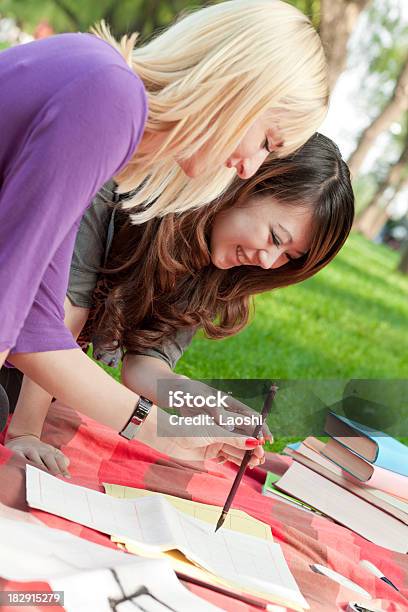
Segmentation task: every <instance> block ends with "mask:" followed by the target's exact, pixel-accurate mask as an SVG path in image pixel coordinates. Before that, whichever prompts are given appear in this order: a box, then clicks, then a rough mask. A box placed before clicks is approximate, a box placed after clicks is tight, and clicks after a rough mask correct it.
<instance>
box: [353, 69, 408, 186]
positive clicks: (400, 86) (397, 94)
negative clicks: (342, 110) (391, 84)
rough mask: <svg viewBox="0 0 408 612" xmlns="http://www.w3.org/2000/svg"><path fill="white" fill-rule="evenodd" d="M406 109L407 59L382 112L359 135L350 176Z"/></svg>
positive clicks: (356, 172) (355, 172)
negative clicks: (380, 136) (378, 138)
mask: <svg viewBox="0 0 408 612" xmlns="http://www.w3.org/2000/svg"><path fill="white" fill-rule="evenodd" d="M407 109H408V58H407V59H406V60H405V63H404V65H403V67H402V70H401V72H400V74H399V77H398V80H397V83H396V85H395V89H394V92H393V94H392V96H391V98H390V101H389V102H388V104H387V105H386V106H385V108H384V110H383V111H382V112H381V113H380V114H379V115H378V117H377V118H376V119H374V121H373V122H372V123H371V125H369V126H368V127H367V128H366V129H365V130H364V132H363V133H362V134H361V136H360V139H359V141H358V143H357V147H356V149H355V150H354V153H352V155H351V157H350V159H349V160H348V164H349V167H350V171H351V174H352V176H354V177H356V175H357V174H358V173H359V171H360V169H361V166H362V164H363V161H364V159H365V157H366V155H367V153H368V151H369V150H370V148H371V146H372V145H373V143H374V141H375V140H376V139H377V137H378V136H379V135H380V134H382V132H384V131H385V130H386V129H387V128H388V127H389V126H390V125H391V123H392V122H393V121H397V120H398V119H399V118H400V116H401V114H402V113H403V112H404V111H406V110H407Z"/></svg>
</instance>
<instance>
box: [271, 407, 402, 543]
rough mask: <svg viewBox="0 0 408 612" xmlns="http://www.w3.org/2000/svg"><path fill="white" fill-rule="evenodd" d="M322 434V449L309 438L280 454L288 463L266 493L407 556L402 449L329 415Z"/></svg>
mask: <svg viewBox="0 0 408 612" xmlns="http://www.w3.org/2000/svg"><path fill="white" fill-rule="evenodd" d="M325 430H326V433H327V434H328V435H329V436H330V438H329V441H328V442H326V443H324V442H322V441H320V440H318V439H317V438H314V437H309V438H306V439H305V440H304V441H303V442H300V443H296V444H291V445H289V446H287V447H286V448H285V450H284V452H285V453H286V454H288V455H290V456H291V457H292V458H293V460H294V461H293V463H292V465H291V466H290V468H289V469H288V470H287V471H286V472H285V474H284V475H283V476H282V477H281V478H280V479H279V480H277V481H276V482H273V483H272V482H270V483H269V486H268V487H267V489H269V491H270V493H271V492H272V490H274V492H275V493H276V490H280V491H283V492H284V493H285V494H286V495H288V496H291V497H292V498H294V499H295V500H298V501H300V502H302V504H304V505H305V504H306V505H307V508H308V509H309V510H312V511H313V510H315V509H317V510H318V511H319V512H320V513H323V514H325V515H327V516H329V517H331V518H332V519H334V520H335V521H337V522H338V523H340V524H342V525H344V526H346V527H349V528H350V529H352V530H353V531H355V532H356V533H358V534H360V535H362V536H363V537H365V538H366V539H368V540H370V541H371V542H374V543H375V544H378V545H380V546H384V547H386V548H389V549H390V550H393V551H396V552H402V553H408V447H406V446H405V445H404V444H402V443H400V442H398V440H395V439H394V438H392V437H390V436H388V435H386V434H384V433H383V432H380V431H376V430H374V429H371V428H369V427H367V426H365V425H361V424H360V423H357V422H355V421H352V420H350V419H347V418H346V417H344V416H341V415H337V414H334V413H333V412H330V413H329V414H328V417H327V420H326V427H325ZM264 493H266V490H264Z"/></svg>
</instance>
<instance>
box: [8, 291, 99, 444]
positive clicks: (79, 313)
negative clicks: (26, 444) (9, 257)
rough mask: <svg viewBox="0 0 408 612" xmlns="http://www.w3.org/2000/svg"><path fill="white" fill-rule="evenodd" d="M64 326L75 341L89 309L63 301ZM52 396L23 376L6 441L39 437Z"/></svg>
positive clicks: (66, 300) (67, 300)
mask: <svg viewBox="0 0 408 612" xmlns="http://www.w3.org/2000/svg"><path fill="white" fill-rule="evenodd" d="M64 309H65V325H66V326H67V328H68V329H69V330H70V331H71V332H72V335H73V337H74V338H75V339H76V338H77V337H78V336H79V334H80V333H81V330H82V328H83V326H84V325H85V323H86V320H87V318H88V314H89V309H88V308H80V307H78V306H74V305H73V304H71V302H70V300H69V299H68V298H66V299H65V303H64ZM51 400H52V395H50V394H49V393H47V391H44V389H42V388H41V387H40V386H39V385H37V384H36V383H35V382H34V381H32V380H31V379H30V378H28V376H24V379H23V384H22V387H21V391H20V395H19V398H18V402H17V405H16V409H15V411H14V414H13V417H12V419H11V422H10V425H9V428H8V431H7V436H6V441H7V440H10V439H11V438H16V437H18V436H28V435H32V436H36V437H38V438H40V437H41V432H42V428H43V425H44V421H45V418H46V416H47V413H48V410H49V407H50V403H51Z"/></svg>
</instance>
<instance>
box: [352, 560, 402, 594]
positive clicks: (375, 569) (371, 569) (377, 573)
mask: <svg viewBox="0 0 408 612" xmlns="http://www.w3.org/2000/svg"><path fill="white" fill-rule="evenodd" d="M359 565H360V566H361V567H364V568H365V569H366V570H367V571H369V572H370V574H373V576H377V578H379V579H380V580H382V581H383V582H385V583H386V584H389V586H390V587H392V588H393V589H395V590H396V591H399V588H398V587H396V586H395V584H393V583H392V582H391V580H390V579H389V578H387V577H386V576H384V574H383V573H382V571H381V570H379V569H378V567H376V566H375V565H374V563H371V561H366V560H365V559H362V560H361V561H360V562H359Z"/></svg>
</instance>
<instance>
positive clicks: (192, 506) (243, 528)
mask: <svg viewBox="0 0 408 612" xmlns="http://www.w3.org/2000/svg"><path fill="white" fill-rule="evenodd" d="M103 486H104V487H105V491H106V493H108V495H111V496H113V497H117V498H120V499H136V498H140V497H145V496H146V495H160V496H163V497H164V498H165V499H167V500H168V501H169V502H170V503H171V504H172V506H174V507H175V508H177V509H178V510H181V512H184V513H185V514H188V515H190V516H192V517H194V518H196V519H199V520H200V521H204V522H205V523H210V524H212V525H214V526H215V525H216V524H217V521H218V519H219V518H220V514H221V508H220V507H219V506H213V505H211V504H203V503H200V502H195V501H191V500H189V499H183V498H180V497H175V496H174V495H167V494H166V493H156V492H154V491H146V490H145V489H136V488H134V487H125V486H123V485H116V484H109V483H103ZM224 528H225V529H231V530H232V531H239V532H240V533H246V534H247V535H252V536H254V537H256V538H261V539H262V540H270V541H271V542H273V536H272V531H271V528H270V526H269V525H268V524H267V523H263V522H262V521H259V520H258V519H256V518H254V517H253V516H250V515H249V514H247V513H246V512H243V511H242V510H236V509H235V508H231V510H230V511H229V512H228V515H227V518H226V519H225V522H224Z"/></svg>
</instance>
